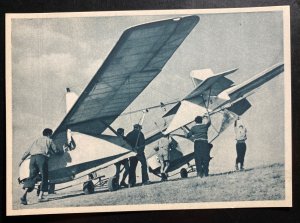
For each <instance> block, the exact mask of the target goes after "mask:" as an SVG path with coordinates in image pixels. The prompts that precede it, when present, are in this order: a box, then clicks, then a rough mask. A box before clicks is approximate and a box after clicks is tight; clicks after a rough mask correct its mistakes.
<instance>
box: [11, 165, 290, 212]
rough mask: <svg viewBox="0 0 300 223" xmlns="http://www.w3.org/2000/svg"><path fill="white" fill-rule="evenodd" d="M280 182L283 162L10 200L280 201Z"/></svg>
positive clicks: (59, 203)
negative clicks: (115, 188) (203, 175)
mask: <svg viewBox="0 0 300 223" xmlns="http://www.w3.org/2000/svg"><path fill="white" fill-rule="evenodd" d="M177 176H178V175H177ZM284 183H285V179H284V165H283V164H278V163H276V164H272V165H268V166H261V167H257V168H252V169H246V170H245V171H241V172H226V173H219V174H212V175H210V176H209V177H207V178H199V177H194V176H191V177H189V178H187V179H171V180H169V181H167V182H159V181H157V182H153V183H152V184H151V185H147V186H137V187H134V188H129V189H120V190H118V191H115V192H109V191H100V190H99V189H98V190H96V192H95V193H94V194H90V195H84V194H83V192H82V190H81V187H82V185H79V186H77V187H72V188H70V189H67V190H65V191H58V192H57V194H55V195H51V196H49V201H48V202H44V203H38V202H37V197H36V196H35V193H31V194H30V195H29V196H28V198H29V204H28V205H26V206H22V205H20V204H19V200H14V209H24V208H30V209H32V208H57V207H83V206H103V205H127V204H157V203H160V204H164V203H190V202H193V203H194V202H218V201H254V200H256V201H257V200H282V199H284V197H285V195H284Z"/></svg>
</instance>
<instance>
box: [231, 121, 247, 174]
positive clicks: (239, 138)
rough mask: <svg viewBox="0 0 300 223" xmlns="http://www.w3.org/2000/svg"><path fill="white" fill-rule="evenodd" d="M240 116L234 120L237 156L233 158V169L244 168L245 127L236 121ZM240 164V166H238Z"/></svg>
mask: <svg viewBox="0 0 300 223" xmlns="http://www.w3.org/2000/svg"><path fill="white" fill-rule="evenodd" d="M238 120H240V117H238V119H237V120H235V122H234V131H235V139H236V153H237V157H236V160H235V169H236V170H243V169H244V158H245V154H246V140H247V129H246V128H245V126H244V125H243V124H242V123H239V124H237V123H238ZM239 164H240V167H239Z"/></svg>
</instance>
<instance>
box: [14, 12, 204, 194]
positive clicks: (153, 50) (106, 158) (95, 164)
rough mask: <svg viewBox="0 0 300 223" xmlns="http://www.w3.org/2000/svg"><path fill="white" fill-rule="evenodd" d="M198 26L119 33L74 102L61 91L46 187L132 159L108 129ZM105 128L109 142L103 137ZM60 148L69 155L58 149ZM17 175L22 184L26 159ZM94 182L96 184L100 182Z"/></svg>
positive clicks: (153, 26) (190, 22) (158, 25)
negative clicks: (63, 105)
mask: <svg viewBox="0 0 300 223" xmlns="http://www.w3.org/2000/svg"><path fill="white" fill-rule="evenodd" d="M198 21H199V17H198V16H187V17H180V18H176V19H168V20H163V21H157V22H152V23H147V24H142V25H138V26H135V27H132V28H129V29H127V30H125V32H124V33H123V34H122V36H121V37H120V39H119V40H118V42H117V43H116V45H115V46H114V48H113V49H112V50H111V52H110V54H109V55H108V57H107V58H106V60H105V61H104V62H103V64H102V66H101V67H100V68H99V70H98V71H97V72H96V74H95V75H94V77H93V78H92V80H91V81H90V83H89V84H88V85H87V86H86V88H85V89H84V90H83V92H82V94H81V95H80V96H79V97H78V99H76V96H75V95H72V92H70V91H69V90H67V91H68V93H69V94H67V95H69V96H68V97H69V98H70V99H69V100H67V101H68V106H67V107H68V112H67V114H66V116H65V117H64V118H63V120H62V122H61V123H60V125H59V126H58V127H57V128H56V130H55V131H54V133H53V136H52V139H53V141H54V143H55V144H56V146H57V147H58V148H59V149H60V150H61V151H64V152H63V154H60V155H53V156H51V157H50V159H49V183H50V184H52V185H55V184H59V183H65V182H68V181H72V180H75V179H78V178H80V177H83V176H87V175H88V176H92V175H91V174H92V173H94V172H95V171H97V170H100V169H103V168H106V167H108V166H110V165H113V164H115V163H117V162H118V161H120V160H123V159H125V158H128V157H130V156H134V155H135V153H134V152H132V148H131V147H130V145H129V144H128V143H127V142H126V141H125V140H124V139H123V138H122V137H121V136H119V135H118V134H117V133H116V131H115V130H114V129H113V128H112V127H111V126H110V125H111V124H112V123H113V122H114V121H115V120H116V119H117V118H118V117H119V116H120V115H121V114H122V112H123V111H124V110H125V109H126V108H127V107H128V106H129V105H130V104H131V103H132V102H133V101H134V100H135V99H136V98H137V96H138V95H139V94H140V93H141V92H142V91H143V90H144V89H145V88H146V87H147V85H148V84H149V83H150V82H151V81H152V80H153V79H154V78H155V77H156V76H157V75H158V74H159V73H160V72H161V70H162V69H163V67H164V65H165V64H166V63H167V61H168V60H169V59H170V58H171V56H172V55H173V53H174V52H175V51H176V49H177V48H178V47H179V46H180V45H181V43H182V42H183V41H184V40H185V38H186V37H187V36H188V35H189V33H190V32H191V31H192V30H193V28H194V27H195V26H196V24H197V23H198ZM107 128H109V129H110V130H111V131H112V132H114V133H115V136H111V135H105V134H103V132H104V131H105V130H106V129H107ZM150 141H151V140H150ZM150 141H149V140H148V142H150ZM66 143H67V144H68V145H71V146H70V147H69V148H70V149H67V150H66V149H63V148H64V145H66ZM19 172H20V174H19V175H20V176H19V182H20V183H22V182H24V180H26V178H28V176H29V159H27V160H25V162H23V163H22V165H21V166H20V171H19ZM94 178H95V176H94ZM99 181H100V184H101V183H102V181H101V177H99ZM108 182H110V186H111V188H112V189H113V190H114V189H116V186H117V184H118V182H114V181H113V178H112V179H110V181H109V180H108ZM86 185H87V184H84V190H85V189H87V190H88V192H92V191H93V185H92V186H89V188H87V187H86ZM88 185H91V184H88Z"/></svg>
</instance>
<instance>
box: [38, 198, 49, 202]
mask: <svg viewBox="0 0 300 223" xmlns="http://www.w3.org/2000/svg"><path fill="white" fill-rule="evenodd" d="M38 201H39V202H46V201H49V199H48V198H45V197H42V198H39V199H38Z"/></svg>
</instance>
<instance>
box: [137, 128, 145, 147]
mask: <svg viewBox="0 0 300 223" xmlns="http://www.w3.org/2000/svg"><path fill="white" fill-rule="evenodd" d="M138 140H139V142H138V145H139V146H138V150H142V151H144V150H145V144H146V140H145V136H144V134H143V133H142V132H140V135H139V139H138Z"/></svg>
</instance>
